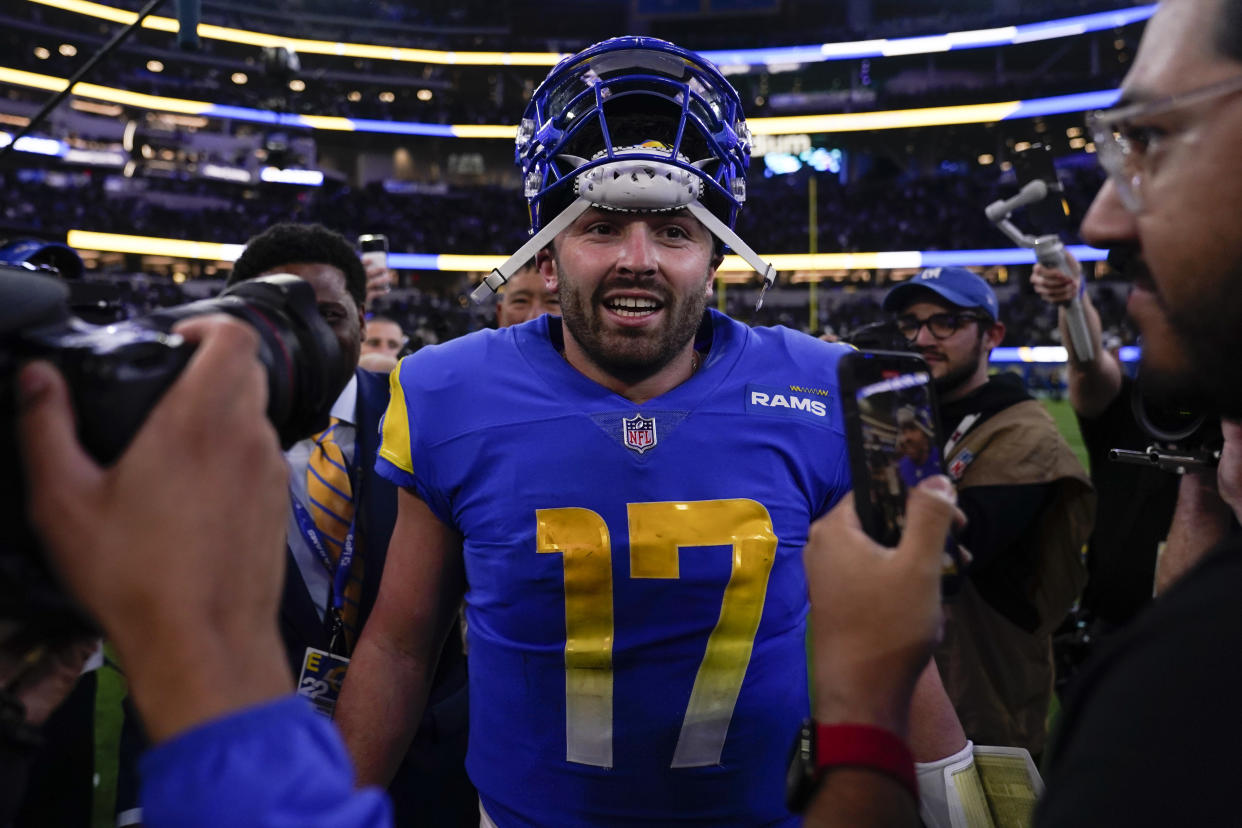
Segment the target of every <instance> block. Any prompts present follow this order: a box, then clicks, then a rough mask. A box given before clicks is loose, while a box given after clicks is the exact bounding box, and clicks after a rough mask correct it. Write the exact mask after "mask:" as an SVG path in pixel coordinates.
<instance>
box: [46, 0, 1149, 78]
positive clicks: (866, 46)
mask: <svg viewBox="0 0 1242 828" xmlns="http://www.w3.org/2000/svg"><path fill="white" fill-rule="evenodd" d="M29 2H31V3H38V4H40V5H43V6H51V7H53V8H57V9H62V10H64V11H68V12H74V13H77V14H83V15H87V16H90V17H95V18H100V19H103V20H110V21H112V22H114V23H122V24H130V23H133V22H134V20H135V19H137V17H138V15H137V13H135V12H132V11H129V10H128V9H119V8H116V7H113V6H108V5H105V4H103V3H94V2H89V1H88V0H29ZM1155 10H1156V6H1155V4H1149V5H1141V6H1134V7H1131V8H1128V9H1118V10H1115V11H1108V12H1098V13H1095V14H1084V15H1078V16H1075V17H1063V18H1059V19H1056V20H1045V21H1042V22H1037V23H1023V24H1021V25H1017V26H1001V27H998V28H992V29H973V30H970V31H961V32H946V33H944V34H937V35H926V36H921V37H899V38H881V39H873V40H854V41H843V42H839V43H819V44H808V45H805V46H784V47H771V48H763V49H724V50H716V51H704V52H701V53H700V54H702V55H703V56H704V57H706V58H707V59H708V60H711V61H713V62H714V63H717V64H719V65H721V66H738V65H745V66H760V65H765V64H790V63H820V62H823V61H832V60H851V59H858V58H878V57H893V56H896V55H923V54H933V53H936V52H948V51H955V50H960V49H981V48H985V47H994V46H1010V45H1015V44H1020V43H1034V42H1037V41H1041V40H1052V39H1055V38H1062V37H1073V36H1075V35H1081V34H1086V33H1087V32H1095V31H1101V30H1105V29H1113V28H1118V27H1121V26H1128V25H1130V24H1131V23H1138V22H1141V21H1144V20H1146V19H1147V18H1149V17H1151V16H1152V14H1154V13H1155ZM142 25H143V27H144V28H148V29H155V30H157V31H163V32H170V33H176V32H177V29H178V24H177V20H176V19H175V18H172V17H159V16H151V17H148V18H147V19H146V20H144V21H143V22H142ZM198 35H199V37H202V38H206V39H208V40H221V41H225V42H229V43H240V44H243V45H248V46H260V47H262V46H283V47H285V48H287V49H293V50H294V51H296V52H299V53H303V54H315V55H336V56H339V57H355V58H371V59H376V60H396V61H404V62H408V63H435V64H447V65H456V66H553V65H555V64H556V63H557V62H558V61H559V60H560V59H561V58H563V57H565V56H566V55H565V54H564V53H560V52H469V51H462V52H458V51H442V50H437V49H410V48H405V47H398V46H383V45H378V44H365V43H343V42H333V41H328V40H310V39H306V38H295V37H284V36H281V35H274V34H267V33H265V32H253V31H248V30H246V29H233V28H229V27H226V26H214V25H211V24H208V23H200V24H199V25H198Z"/></svg>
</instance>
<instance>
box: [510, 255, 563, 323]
mask: <svg viewBox="0 0 1242 828" xmlns="http://www.w3.org/2000/svg"><path fill="white" fill-rule="evenodd" d="M545 313H550V314H552V315H553V316H559V315H560V313H561V300H560V298H559V297H558V296H557V295H556V291H553V290H548V287H547V285H545V284H544V283H543V276H542V275H541V274H540V273H539V268H537V267H528V268H525V269H523V270H519V271H518V272H517V273H515V274H513V276H512V277H510V279H509V281H508V282H505V292H504V293H503V294H501V297H500V304H499V305H497V307H496V327H498V328H507V327H509V326H510V325H517V324H519V323H521V322H527V321H529V320H531V319H534V318H535V317H536V316H542V315H543V314H545Z"/></svg>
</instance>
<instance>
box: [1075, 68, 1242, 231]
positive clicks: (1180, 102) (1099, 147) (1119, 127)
mask: <svg viewBox="0 0 1242 828" xmlns="http://www.w3.org/2000/svg"><path fill="white" fill-rule="evenodd" d="M1239 91H1242V75H1235V76H1234V77H1231V78H1226V79H1224V80H1222V81H1217V82H1216V83H1212V84H1208V85H1207V86H1202V87H1200V88H1198V89H1192V90H1191V91H1189V92H1182V93H1180V94H1177V95H1168V96H1166V97H1163V98H1157V99H1155V100H1153V101H1143V102H1142V103H1135V104H1130V105H1128V106H1122V107H1117V108H1115V109H1100V110H1096V111H1094V112H1089V113H1087V132H1088V133H1090V135H1091V140H1092V141H1094V142H1095V153H1096V157H1097V158H1099V159H1100V166H1101V167H1103V168H1104V171H1105V172H1106V173H1108V176H1109V178H1111V179H1112V181H1113V185H1114V186H1115V187H1116V188H1117V196H1118V197H1119V198H1120V199H1121V203H1122V204H1123V205H1125V207H1126V209H1127V210H1129V211H1130V212H1132V213H1137V212H1139V211H1140V210H1142V209H1143V176H1144V173H1145V172H1147V170H1145V169H1144V168H1145V167H1146V166H1148V164H1149V161H1148V158H1149V157H1150V155H1151V154H1152V151H1153V150H1154V149H1155V147H1156V146H1157V145H1158V142H1159V141H1160V139H1161V138H1162V137H1163V135H1164V133H1163V132H1162V131H1161V130H1157V129H1152V128H1151V127H1145V126H1140V125H1137V124H1135V123H1133V122H1134V121H1135V120H1138V119H1142V118H1148V117H1151V116H1153V115H1161V114H1163V113H1165V112H1170V111H1172V110H1174V109H1181V108H1182V107H1186V106H1191V105H1193V104H1197V103H1204V102H1205V101H1210V100H1213V99H1215V98H1220V97H1223V96H1225V95H1230V94H1233V93H1234V92H1239Z"/></svg>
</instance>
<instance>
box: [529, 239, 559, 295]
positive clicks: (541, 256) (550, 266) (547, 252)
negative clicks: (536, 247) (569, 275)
mask: <svg viewBox="0 0 1242 828" xmlns="http://www.w3.org/2000/svg"><path fill="white" fill-rule="evenodd" d="M535 267H536V268H538V269H539V275H540V276H541V277H542V278H543V285H544V287H546V288H547V289H548V290H550V291H552V292H553V293H555V292H556V290H557V288H558V287H559V286H560V285H559V282H560V273H559V272H557V267H556V256H555V255H554V251H553V250H552V245H550V244H549V245H548V246H547V247H545V248H543V249H542V250H540V251H539V252H538V253H536V254H535Z"/></svg>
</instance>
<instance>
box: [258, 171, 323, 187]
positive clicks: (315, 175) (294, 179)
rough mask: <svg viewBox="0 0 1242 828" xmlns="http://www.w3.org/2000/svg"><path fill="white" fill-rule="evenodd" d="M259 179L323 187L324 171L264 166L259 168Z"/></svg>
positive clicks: (277, 182)
mask: <svg viewBox="0 0 1242 828" xmlns="http://www.w3.org/2000/svg"><path fill="white" fill-rule="evenodd" d="M259 180H260V181H266V182H268V183H269V184H298V185H300V186H303V187H321V186H323V173H321V172H320V171H319V170H282V169H281V168H280V167H264V168H263V169H261V170H259Z"/></svg>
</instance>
